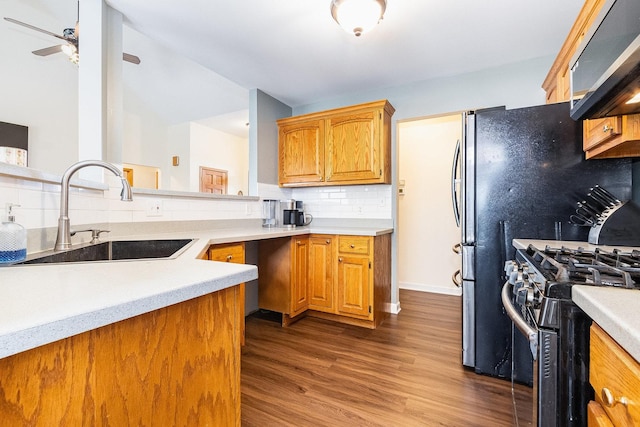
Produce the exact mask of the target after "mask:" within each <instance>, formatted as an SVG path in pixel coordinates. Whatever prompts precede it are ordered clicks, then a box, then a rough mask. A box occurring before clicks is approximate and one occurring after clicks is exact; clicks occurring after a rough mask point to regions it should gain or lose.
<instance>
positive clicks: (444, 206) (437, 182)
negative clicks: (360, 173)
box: [397, 114, 462, 295]
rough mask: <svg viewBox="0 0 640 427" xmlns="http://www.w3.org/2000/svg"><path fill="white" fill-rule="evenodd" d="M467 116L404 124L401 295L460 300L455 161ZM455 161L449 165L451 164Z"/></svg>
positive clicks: (400, 149) (400, 136) (401, 127)
mask: <svg viewBox="0 0 640 427" xmlns="http://www.w3.org/2000/svg"><path fill="white" fill-rule="evenodd" d="M461 137H462V115H461V114H456V115H451V116H445V117H439V118H432V119H422V120H415V121H405V122H402V123H398V176H399V181H400V182H403V181H404V187H403V189H404V192H403V194H401V195H399V196H398V228H397V233H398V282H399V287H400V288H401V289H415V290H421V291H434V292H439V293H448V294H456V295H459V294H460V293H461V291H460V289H459V288H457V287H456V286H455V285H454V284H453V282H452V281H451V276H452V275H453V273H454V271H456V270H458V269H460V256H459V255H456V254H454V253H453V251H452V250H451V247H452V246H453V245H455V244H456V243H458V242H460V229H459V228H458V227H457V226H456V223H455V220H454V218H453V214H452V203H451V161H452V157H453V152H454V150H455V145H456V141H457V140H459V139H461ZM447 160H449V161H447Z"/></svg>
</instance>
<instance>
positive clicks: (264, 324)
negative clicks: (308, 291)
mask: <svg viewBox="0 0 640 427" xmlns="http://www.w3.org/2000/svg"><path fill="white" fill-rule="evenodd" d="M400 301H401V304H402V311H401V312H400V314H398V315H392V316H391V317H390V319H388V320H386V321H385V322H384V323H383V324H382V325H381V326H379V327H378V329H376V330H368V329H363V328H358V327H355V326H348V325H341V324H337V323H333V322H330V321H325V320H320V319H314V318H310V317H307V318H305V319H302V320H301V321H299V322H297V323H295V324H293V325H291V326H289V327H288V328H281V327H280V326H279V325H278V324H277V323H275V322H272V321H268V320H264V319H260V318H257V317H249V318H247V327H246V346H245V347H244V348H243V350H242V425H243V426H247V427H249V426H256V427H257V426H260V427H264V426H385V427H386V426H456V427H458V426H483V427H488V426H511V425H513V415H512V409H511V408H512V403H511V383H510V382H508V381H504V380H499V379H494V378H489V377H486V376H482V375H477V374H475V373H473V372H472V371H469V370H467V369H464V368H463V367H462V365H461V363H460V348H461V344H460V340H461V338H460V322H461V313H460V311H461V310H460V298H459V297H453V296H447V295H437V294H429V293H423V292H415V291H405V290H402V291H401V293H400ZM516 392H517V396H518V399H524V400H526V399H530V396H531V389H530V388H528V387H525V386H516Z"/></svg>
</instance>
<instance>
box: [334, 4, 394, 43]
mask: <svg viewBox="0 0 640 427" xmlns="http://www.w3.org/2000/svg"><path fill="white" fill-rule="evenodd" d="M386 8H387V0H332V1H331V16H333V19H335V20H336V22H337V23H338V24H340V26H341V27H342V28H344V30H345V31H346V32H348V33H350V34H355V35H356V37H359V36H360V35H361V34H362V33H366V32H367V31H369V30H371V29H372V28H373V27H375V26H376V24H377V23H378V22H380V20H381V19H382V17H383V15H384V11H385V9H386Z"/></svg>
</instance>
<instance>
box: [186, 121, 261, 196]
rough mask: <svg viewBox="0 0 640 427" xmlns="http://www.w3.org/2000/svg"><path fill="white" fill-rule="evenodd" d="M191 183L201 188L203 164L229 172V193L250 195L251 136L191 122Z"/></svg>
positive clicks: (194, 188) (193, 189)
mask: <svg viewBox="0 0 640 427" xmlns="http://www.w3.org/2000/svg"><path fill="white" fill-rule="evenodd" d="M190 128H191V135H190V144H191V153H190V158H191V183H190V189H189V191H199V182H200V166H204V167H208V168H214V169H222V170H226V171H227V172H228V187H227V194H238V191H242V193H243V194H244V195H248V194H249V183H248V182H249V139H248V138H241V137H238V136H235V135H231V134H229V133H226V132H221V131H219V130H216V129H211V128H209V127H207V126H202V125H199V124H197V123H191V126H190Z"/></svg>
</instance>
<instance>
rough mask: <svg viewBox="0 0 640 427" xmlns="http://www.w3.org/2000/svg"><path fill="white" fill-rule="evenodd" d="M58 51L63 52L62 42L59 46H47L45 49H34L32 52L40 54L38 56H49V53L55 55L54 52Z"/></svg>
mask: <svg viewBox="0 0 640 427" xmlns="http://www.w3.org/2000/svg"><path fill="white" fill-rule="evenodd" d="M58 52H62V45H61V44H59V45H57V46H50V47H45V48H44V49H38V50H34V51H33V52H31V53H33V54H34V55H38V56H47V55H53V54H54V53H58Z"/></svg>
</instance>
